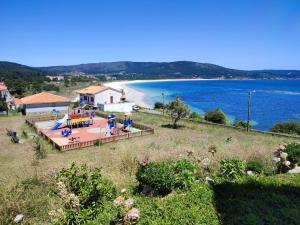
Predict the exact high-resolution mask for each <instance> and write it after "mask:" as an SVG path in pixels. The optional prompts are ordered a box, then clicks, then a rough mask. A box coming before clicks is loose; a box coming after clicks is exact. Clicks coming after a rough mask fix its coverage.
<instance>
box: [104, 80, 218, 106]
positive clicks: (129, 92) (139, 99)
mask: <svg viewBox="0 0 300 225" xmlns="http://www.w3.org/2000/svg"><path fill="white" fill-rule="evenodd" d="M189 80H216V79H201V78H199V79H164V80H130V81H113V82H108V83H104V84H103V85H105V86H108V87H111V88H115V89H123V90H124V91H125V94H126V97H127V100H129V101H134V102H135V103H136V104H137V105H139V106H142V107H146V108H153V106H152V105H149V104H147V103H146V101H145V99H146V98H147V95H146V94H145V93H144V92H142V91H139V90H136V89H134V88H131V87H129V86H128V84H133V83H149V82H168V81H174V82H176V81H189Z"/></svg>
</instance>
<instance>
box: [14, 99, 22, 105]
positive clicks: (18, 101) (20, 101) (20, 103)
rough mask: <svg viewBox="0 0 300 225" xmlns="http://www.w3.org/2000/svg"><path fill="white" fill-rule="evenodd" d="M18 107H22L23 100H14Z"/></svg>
mask: <svg viewBox="0 0 300 225" xmlns="http://www.w3.org/2000/svg"><path fill="white" fill-rule="evenodd" d="M14 101H15V104H16V105H22V100H21V99H20V98H14Z"/></svg>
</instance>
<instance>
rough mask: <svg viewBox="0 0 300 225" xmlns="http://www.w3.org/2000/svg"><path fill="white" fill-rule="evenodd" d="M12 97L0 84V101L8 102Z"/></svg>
mask: <svg viewBox="0 0 300 225" xmlns="http://www.w3.org/2000/svg"><path fill="white" fill-rule="evenodd" d="M11 98H12V96H11V95H10V93H9V91H8V89H7V87H6V86H5V84H4V83H3V82H0V99H5V100H6V101H10V100H11Z"/></svg>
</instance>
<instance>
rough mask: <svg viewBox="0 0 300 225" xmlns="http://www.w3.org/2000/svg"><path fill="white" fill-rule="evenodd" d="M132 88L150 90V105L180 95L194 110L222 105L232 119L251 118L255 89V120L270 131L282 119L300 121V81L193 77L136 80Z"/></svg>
mask: <svg viewBox="0 0 300 225" xmlns="http://www.w3.org/2000/svg"><path fill="white" fill-rule="evenodd" d="M129 86H130V87H132V88H135V89H137V90H140V91H143V92H145V93H146V96H147V98H146V99H145V101H146V102H147V103H148V104H149V105H153V104H154V102H156V101H160V102H162V92H163V93H165V101H166V102H167V101H170V100H172V99H174V98H175V97H176V96H179V97H180V98H181V99H182V100H183V101H184V102H185V103H187V104H188V105H189V106H190V108H191V109H192V110H193V111H196V112H199V113H200V114H204V113H205V112H207V111H210V110H213V109H216V108H220V109H222V110H223V111H224V112H225V113H226V114H227V115H228V117H229V120H231V121H233V120H235V119H239V120H246V119H247V107H248V93H249V91H251V117H250V118H251V123H252V126H253V127H254V128H256V129H260V130H269V129H270V128H271V127H272V125H273V124H275V123H277V122H281V121H288V120H289V121H290V120H293V121H298V122H300V80H191V81H163V82H144V83H132V84H129Z"/></svg>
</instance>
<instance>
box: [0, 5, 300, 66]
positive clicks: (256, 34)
mask: <svg viewBox="0 0 300 225" xmlns="http://www.w3.org/2000/svg"><path fill="white" fill-rule="evenodd" d="M0 30H1V32H0V61H11V62H17V63H21V64H25V65H29V66H54V65H72V64H81V63H92V62H114V61H138V62H140V61H147V62H148V61H155V62H156V61H157V62H170V61H178V60H191V61H196V62H205V63H213V64H217V65H221V66H225V67H229V68H236V69H249V70H252V69H300V1H299V0H273V1H271V0H206V1H204V0H164V1H163V0H19V1H18V0H0Z"/></svg>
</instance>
